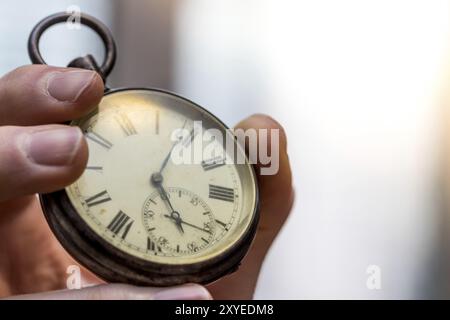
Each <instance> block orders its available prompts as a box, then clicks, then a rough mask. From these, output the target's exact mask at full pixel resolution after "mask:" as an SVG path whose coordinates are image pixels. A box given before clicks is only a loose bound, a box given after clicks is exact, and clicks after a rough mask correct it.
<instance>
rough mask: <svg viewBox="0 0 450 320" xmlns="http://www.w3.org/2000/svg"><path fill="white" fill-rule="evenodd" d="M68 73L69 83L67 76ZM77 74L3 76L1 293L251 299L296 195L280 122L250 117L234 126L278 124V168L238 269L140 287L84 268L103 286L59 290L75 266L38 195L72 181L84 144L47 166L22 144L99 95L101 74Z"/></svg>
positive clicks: (266, 179)
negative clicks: (202, 279)
mask: <svg viewBox="0 0 450 320" xmlns="http://www.w3.org/2000/svg"><path fill="white" fill-rule="evenodd" d="M71 72H72V78H73V79H74V80H72V82H73V83H71V82H70V79H69V78H70V77H71V74H70V73H71ZM74 72H75V73H76V72H79V71H78V70H76V69H68V68H55V67H49V66H25V67H21V68H19V69H16V70H14V71H12V72H11V73H9V74H7V75H5V76H4V77H3V78H1V79H0V155H1V157H0V239H1V241H0V297H9V298H11V297H12V298H14V299H210V298H211V297H212V298H215V299H251V298H252V297H253V293H254V290H255V286H256V282H257V280H258V275H259V271H260V268H261V265H262V263H263V261H264V258H265V256H266V254H267V252H268V250H269V248H270V246H271V244H272V242H273V240H274V239H275V237H276V235H277V234H278V232H279V231H280V229H281V228H282V226H283V224H284V222H285V220H286V218H287V217H288V215H289V212H290V209H291V206H292V202H293V198H294V196H293V190H292V180H291V171H290V166H289V159H288V156H287V152H286V148H287V145H286V136H285V134H284V131H283V129H282V128H281V126H280V125H279V124H278V123H277V122H276V121H274V120H273V119H271V118H270V117H268V116H265V115H254V116H252V117H250V118H247V119H245V120H243V121H241V122H240V123H239V124H238V125H237V127H240V128H243V129H248V128H257V129H258V128H261V129H263V128H266V129H272V128H273V129H280V170H279V172H278V174H276V175H273V176H259V186H260V192H261V197H260V200H261V220H260V224H259V227H258V231H257V236H256V239H255V241H254V243H253V245H252V247H251V249H250V251H249V253H248V255H247V256H246V258H245V259H244V260H243V262H242V265H241V268H240V269H239V270H238V271H237V272H236V273H234V274H233V275H230V276H227V277H225V278H222V279H220V280H218V281H217V282H215V283H213V284H210V285H208V286H207V288H204V287H202V286H199V285H194V284H188V285H184V286H179V287H173V288H139V287H134V286H129V285H121V284H102V283H103V282H102V281H101V280H99V279H98V278H96V277H95V276H94V275H92V274H91V273H90V272H89V271H87V270H84V269H83V270H82V275H83V280H84V282H85V283H89V284H102V285H99V286H94V287H89V288H86V289H81V290H70V291H68V290H63V289H64V288H66V279H67V274H66V269H67V267H68V266H69V265H72V264H76V263H75V262H74V260H73V259H72V258H71V257H70V256H69V255H68V254H67V253H66V252H65V250H64V249H63V248H62V247H61V245H60V244H59V242H58V241H57V240H56V238H55V237H54V236H53V234H52V233H51V231H50V229H49V227H48V225H47V223H46V222H45V219H44V217H43V214H42V211H41V208H40V205H39V202H38V200H37V197H36V195H35V193H38V192H50V191H54V190H58V189H61V188H63V187H64V186H66V185H68V184H70V183H72V182H73V181H74V180H76V179H77V178H78V177H79V176H80V175H81V173H82V172H83V170H84V168H85V166H86V162H87V158H88V149H87V144H86V141H85V140H84V138H83V137H82V135H80V136H79V138H77V139H75V140H73V141H72V142H71V143H72V147H71V148H69V149H70V154H67V152H68V151H67V150H66V151H64V152H63V151H61V152H60V153H58V150H56V149H52V150H51V151H52V152H51V153H50V156H51V155H52V154H55V157H56V155H57V156H58V157H60V159H58V161H56V162H55V161H50V162H49V163H50V164H51V165H47V164H46V165H42V164H41V163H36V161H34V159H33V157H32V156H30V154H29V153H28V151H27V150H28V149H27V141H28V140H29V137H30V136H32V135H33V134H34V133H35V132H41V131H43V130H49V131H48V132H51V130H52V129H67V128H66V127H65V126H62V125H54V124H52V123H64V122H65V121H68V120H71V119H74V118H77V117H80V116H82V115H85V114H87V113H88V112H89V111H90V110H91V109H92V108H94V107H95V106H96V105H97V104H98V102H99V101H100V100H101V97H102V95H103V83H102V80H101V78H100V77H99V76H98V75H96V74H91V75H90V76H89V77H87V76H86V77H84V78H86V83H84V84H83V85H80V76H79V75H76V74H75V73H74ZM66 74H67V78H68V79H69V80H67V83H65V85H64V86H62V85H60V83H59V85H56V86H55V84H54V83H53V85H52V83H51V81H52V80H51V79H52V78H53V79H54V78H57V79H58V81H66V80H64V79H65V77H66ZM61 79H63V80H61ZM77 81H78V82H77ZM71 85H73V87H74V90H75V89H76V90H75V91H74V92H71V91H70V88H71ZM61 88H62V89H61ZM68 88H69V89H68ZM49 89H50V90H49ZM61 90H64V91H61ZM71 96H73V99H72V98H71ZM268 141H270V139H268ZM50 160H51V159H50ZM55 163H56V164H57V165H55ZM257 171H259V170H257ZM55 290H62V291H55Z"/></svg>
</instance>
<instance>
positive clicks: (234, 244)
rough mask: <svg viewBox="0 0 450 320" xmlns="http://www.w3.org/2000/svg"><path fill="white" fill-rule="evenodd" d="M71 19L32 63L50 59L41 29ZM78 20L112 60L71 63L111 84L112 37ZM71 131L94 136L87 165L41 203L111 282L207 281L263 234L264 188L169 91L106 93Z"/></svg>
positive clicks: (58, 18)
mask: <svg viewBox="0 0 450 320" xmlns="http://www.w3.org/2000/svg"><path fill="white" fill-rule="evenodd" d="M69 17H70V15H69V14H66V13H58V14H55V15H52V16H49V17H47V18H45V19H44V20H42V21H41V22H40V23H38V25H36V27H35V28H34V29H33V31H32V33H31V35H30V38H29V43H28V50H29V54H30V57H31V60H32V62H33V63H39V64H44V63H45V62H44V60H43V59H42V56H41V54H40V52H39V47H38V43H39V39H40V37H41V35H42V33H43V32H44V31H45V30H46V29H47V28H48V27H50V26H52V25H54V24H56V23H61V22H66V21H68V19H69ZM80 22H81V23H82V24H84V25H87V26H88V27H90V28H91V29H93V30H94V31H96V32H97V33H98V34H99V35H100V37H101V38H102V40H103V42H104V44H105V49H106V53H105V61H104V63H103V64H102V65H101V66H98V65H97V64H96V62H95V59H94V58H93V57H92V56H91V55H88V56H86V57H82V58H77V59H75V60H74V61H72V62H71V63H70V64H69V66H71V67H79V68H86V69H91V70H96V71H97V72H98V73H99V74H100V75H101V76H102V77H103V79H106V77H107V76H108V74H109V73H110V71H111V70H112V67H113V65H114V62H115V54H116V51H115V44H114V40H113V38H112V36H111V33H110V31H109V30H108V29H107V28H106V26H104V25H103V24H102V23H101V22H99V21H98V20H97V19H95V18H93V17H91V16H88V15H85V14H82V15H81V19H80ZM70 125H73V126H79V127H80V128H81V129H82V131H83V133H84V135H85V137H86V140H87V142H88V147H89V160H88V165H87V167H86V169H85V171H84V173H83V174H82V176H81V177H80V178H79V179H78V180H77V181H76V182H75V183H73V184H71V185H69V186H67V187H66V188H65V189H64V190H60V191H57V192H53V193H50V194H41V195H40V200H41V205H42V209H43V211H44V214H45V217H46V219H47V221H48V223H49V225H50V227H51V229H52V231H53V233H54V234H55V235H56V237H57V239H58V240H59V241H60V242H61V244H62V245H63V246H64V248H65V249H66V250H67V251H68V252H69V253H70V254H71V255H72V256H73V257H74V258H75V259H76V260H77V261H79V262H80V263H81V264H82V265H84V266H85V267H86V268H87V269H89V270H91V271H92V272H94V273H95V274H97V275H98V276H99V277H101V278H103V279H104V280H106V281H109V282H125V283H132V284H139V285H153V286H168V285H175V284H181V283H186V282H196V283H209V282H211V281H214V280H216V279H218V278H220V277H222V276H224V275H226V274H228V273H231V272H233V271H235V270H236V269H237V268H238V266H239V264H240V261H241V260H242V259H243V257H244V255H245V254H246V252H247V251H248V249H249V246H250V244H251V242H252V240H253V238H254V235H255V232H256V227H257V223H258V218H259V213H258V186H257V179H256V176H255V172H254V169H253V166H252V165H251V164H250V163H249V161H248V159H247V157H246V155H245V151H244V149H243V148H242V147H241V145H240V144H239V143H238V142H237V139H236V138H235V137H234V135H233V134H232V132H231V131H230V130H229V129H228V128H227V127H226V125H225V124H223V122H222V121H220V120H219V119H218V118H216V117H215V116H214V115H212V114H211V113H210V112H208V111H207V110H205V109H203V108H202V107H200V106H198V105H197V104H195V103H194V102H192V101H189V100H188V99H185V98H183V97H180V96H178V95H176V94H173V93H170V92H167V91H164V90H159V89H150V88H122V89H106V90H105V95H104V97H103V99H102V101H101V102H100V104H99V105H98V107H97V108H96V109H95V110H94V111H93V112H91V113H90V114H89V115H87V116H85V117H82V118H81V119H77V120H75V121H72V122H71V123H70ZM213 133H215V134H213ZM220 135H223V138H224V139H223V141H222V142H220V141H219V139H217V136H220ZM205 141H207V142H208V144H206V146H205V145H204V144H205ZM224 141H228V142H230V141H231V148H230V145H229V143H228V145H227V146H226V145H225V143H223V142H224ZM195 146H197V150H196V149H195ZM198 146H201V148H203V149H202V150H200V152H199V150H198ZM205 148H209V151H211V152H210V154H213V155H215V156H211V157H210V158H200V159H197V161H195V159H192V160H193V161H191V162H186V161H178V162H176V161H174V156H175V152H176V153H177V154H178V156H179V157H178V158H180V155H181V154H182V153H183V152H188V151H186V150H191V151H192V150H194V151H196V153H195V152H192V153H191V155H192V154H194V153H195V154H196V155H198V154H201V155H202V156H203V157H204V155H205V154H206V152H205ZM49 152H51V151H49ZM188 154H189V153H188ZM187 158H189V157H187ZM192 158H195V157H192ZM197 158H198V157H197ZM237 158H241V159H244V161H243V162H242V163H238V162H236V161H235V160H236V159H237ZM188 160H189V159H188Z"/></svg>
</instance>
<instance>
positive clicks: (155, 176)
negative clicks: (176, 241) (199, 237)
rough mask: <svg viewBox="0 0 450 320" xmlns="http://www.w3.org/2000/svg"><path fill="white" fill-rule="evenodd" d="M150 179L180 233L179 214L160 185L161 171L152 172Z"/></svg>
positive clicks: (161, 179)
mask: <svg viewBox="0 0 450 320" xmlns="http://www.w3.org/2000/svg"><path fill="white" fill-rule="evenodd" d="M172 149H173V148H172ZM165 162H166V161H165ZM163 168H164V164H163ZM151 181H152V184H153V185H154V186H155V188H156V189H157V190H158V192H159V195H160V196H161V199H162V200H163V201H164V202H165V203H166V205H167V207H168V209H169V211H170V216H171V217H172V218H173V220H174V222H175V225H176V226H177V228H178V230H179V231H180V232H181V233H184V230H183V226H182V225H181V222H180V220H181V219H180V214H179V213H178V212H176V211H175V210H174V209H173V206H172V203H171V202H170V199H169V194H168V193H167V192H166V190H165V189H164V187H163V185H162V182H163V176H162V175H161V172H156V173H154V174H152V177H151ZM174 214H176V215H177V216H178V218H174Z"/></svg>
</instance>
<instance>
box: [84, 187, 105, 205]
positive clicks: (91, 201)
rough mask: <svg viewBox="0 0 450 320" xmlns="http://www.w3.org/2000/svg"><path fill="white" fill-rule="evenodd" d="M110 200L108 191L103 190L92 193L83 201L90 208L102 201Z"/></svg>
mask: <svg viewBox="0 0 450 320" xmlns="http://www.w3.org/2000/svg"><path fill="white" fill-rule="evenodd" d="M110 200H111V198H110V197H109V194H108V192H107V191H106V190H105V191H102V192H100V193H97V194H96V195H94V196H92V197H90V198H87V199H86V200H85V202H86V204H87V206H88V207H89V208H90V207H93V206H95V205H97V204H100V203H104V202H107V201H110Z"/></svg>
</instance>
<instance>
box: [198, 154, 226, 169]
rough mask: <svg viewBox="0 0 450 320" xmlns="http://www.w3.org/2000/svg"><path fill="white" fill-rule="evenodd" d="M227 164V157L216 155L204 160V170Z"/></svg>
mask: <svg viewBox="0 0 450 320" xmlns="http://www.w3.org/2000/svg"><path fill="white" fill-rule="evenodd" d="M223 165H225V159H224V158H223V157H215V158H212V159H209V160H203V161H202V167H203V170H205V171H208V170H211V169H214V168H218V167H221V166H223Z"/></svg>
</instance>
